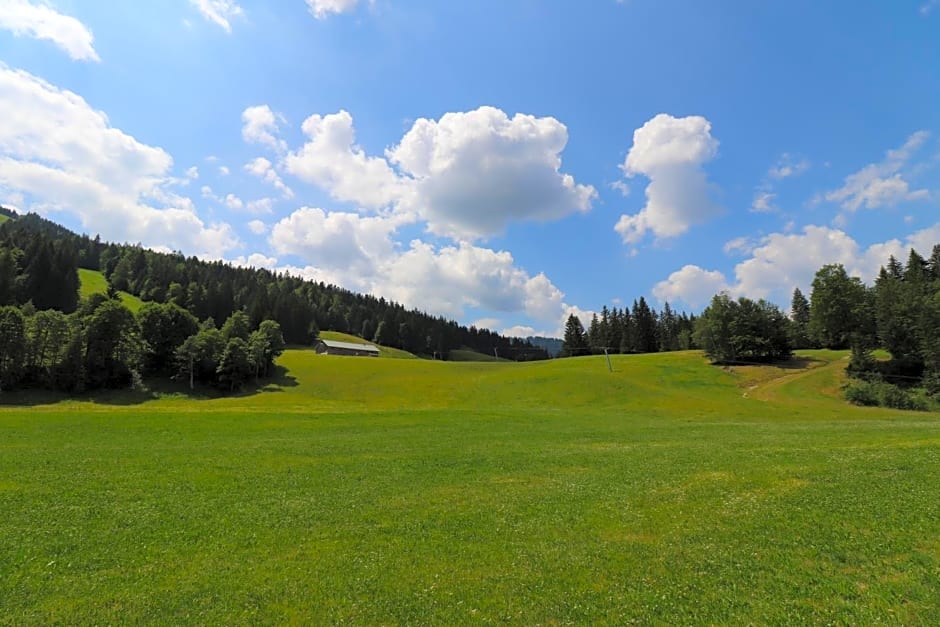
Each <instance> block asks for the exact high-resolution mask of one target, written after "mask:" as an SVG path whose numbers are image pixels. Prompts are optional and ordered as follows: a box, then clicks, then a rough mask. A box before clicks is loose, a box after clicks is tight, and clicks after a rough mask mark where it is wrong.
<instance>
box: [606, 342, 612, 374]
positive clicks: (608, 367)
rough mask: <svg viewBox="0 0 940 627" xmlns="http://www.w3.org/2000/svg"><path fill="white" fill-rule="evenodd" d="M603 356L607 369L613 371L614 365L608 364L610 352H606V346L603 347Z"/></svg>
mask: <svg viewBox="0 0 940 627" xmlns="http://www.w3.org/2000/svg"><path fill="white" fill-rule="evenodd" d="M604 357H606V358H607V370H608V371H609V372H613V371H614V367H613V366H611V365H610V353H608V352H607V347H604Z"/></svg>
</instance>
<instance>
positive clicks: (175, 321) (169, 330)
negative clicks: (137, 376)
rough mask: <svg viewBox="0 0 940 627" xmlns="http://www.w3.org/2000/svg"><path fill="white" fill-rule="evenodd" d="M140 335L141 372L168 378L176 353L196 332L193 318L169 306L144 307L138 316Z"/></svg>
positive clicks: (146, 305)
mask: <svg viewBox="0 0 940 627" xmlns="http://www.w3.org/2000/svg"><path fill="white" fill-rule="evenodd" d="M137 321H138V323H139V325H140V335H141V338H142V339H143V341H144V343H145V352H144V364H143V366H144V372H145V373H148V374H171V373H172V372H173V370H174V369H175V365H176V364H175V356H176V350H177V349H178V348H179V347H180V346H181V345H182V344H183V342H184V341H185V340H186V338H188V337H189V336H191V335H195V334H196V332H197V331H198V330H199V322H198V321H197V320H196V317H195V316H194V315H193V314H191V313H190V312H188V311H186V310H185V309H183V308H181V307H180V306H178V305H176V304H172V303H145V304H144V306H143V307H141V308H140V311H138V312H137Z"/></svg>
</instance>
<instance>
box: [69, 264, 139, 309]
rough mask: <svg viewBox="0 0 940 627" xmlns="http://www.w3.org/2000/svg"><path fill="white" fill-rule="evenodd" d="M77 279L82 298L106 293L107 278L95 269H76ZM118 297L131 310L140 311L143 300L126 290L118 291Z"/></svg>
mask: <svg viewBox="0 0 940 627" xmlns="http://www.w3.org/2000/svg"><path fill="white" fill-rule="evenodd" d="M78 280H79V283H80V285H81V288H80V290H79V296H81V297H82V298H87V297H88V296H91V295H92V294H107V293H108V280H107V279H106V278H105V276H104V275H103V274H102V273H100V272H97V271H95V270H86V269H85V268H79V269H78ZM118 297H119V298H120V299H121V304H122V305H124V306H125V307H127V308H128V309H130V310H131V311H132V312H134V313H137V312H138V311H140V308H141V307H142V306H143V304H144V302H143V301H142V300H140V299H139V298H138V297H136V296H134V295H133V294H128V293H127V292H120V291H119V292H118Z"/></svg>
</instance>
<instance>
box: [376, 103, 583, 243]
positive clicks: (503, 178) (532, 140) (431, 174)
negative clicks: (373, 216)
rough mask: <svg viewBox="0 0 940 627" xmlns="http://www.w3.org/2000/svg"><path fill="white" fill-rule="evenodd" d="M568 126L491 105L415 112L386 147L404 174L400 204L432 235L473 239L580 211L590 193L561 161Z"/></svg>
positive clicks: (549, 119) (390, 157) (552, 119)
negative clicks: (431, 115) (407, 182)
mask: <svg viewBox="0 0 940 627" xmlns="http://www.w3.org/2000/svg"><path fill="white" fill-rule="evenodd" d="M567 142H568V129H567V128H566V127H565V125H564V124H562V123H561V122H559V121H558V120H556V119H555V118H550V117H546V118H536V117H534V116H531V115H523V114H516V115H515V116H513V117H512V118H509V117H508V116H507V115H506V114H505V113H504V112H503V111H501V110H499V109H496V108H493V107H480V108H479V109H476V110H475V111H469V112H466V113H447V114H445V115H444V116H443V117H441V119H440V120H438V121H434V120H428V119H419V120H418V121H416V122H415V123H414V126H413V127H412V128H411V130H410V131H408V133H407V134H405V136H404V137H403V138H402V141H401V143H400V144H399V145H398V146H396V147H394V148H393V149H391V150H389V151H388V156H389V159H390V160H391V161H392V162H393V163H395V164H397V165H398V166H399V168H401V171H402V172H403V173H404V174H406V175H408V176H409V177H411V179H412V180H413V184H412V186H411V189H410V190H409V194H408V195H407V196H406V197H405V198H404V199H403V201H402V202H401V208H402V209H404V210H406V211H413V212H414V213H416V214H417V215H419V216H420V217H421V218H422V219H424V220H426V221H427V222H428V228H429V230H431V231H432V232H434V233H437V234H439V235H446V236H449V237H453V238H455V239H474V238H478V237H486V236H489V235H495V234H497V233H500V232H502V231H503V230H504V229H505V228H506V226H507V225H508V223H509V222H512V221H530V220H536V221H546V220H554V219H557V218H561V217H564V216H567V215H569V214H571V213H575V212H586V211H588V210H589V209H590V208H591V203H592V201H593V199H594V198H595V196H596V195H597V192H596V190H595V189H594V188H593V187H591V186H590V185H580V184H578V183H576V182H575V180H574V178H573V177H572V176H571V175H570V174H564V173H562V172H561V171H560V168H561V151H562V150H564V148H565V145H566V144H567Z"/></svg>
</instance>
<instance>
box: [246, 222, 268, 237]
mask: <svg viewBox="0 0 940 627" xmlns="http://www.w3.org/2000/svg"><path fill="white" fill-rule="evenodd" d="M248 230H249V231H251V232H252V233H254V234H255V235H264V234H265V233H267V232H268V225H267V224H265V223H264V222H262V221H261V220H252V221H251V222H249V223H248Z"/></svg>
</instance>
